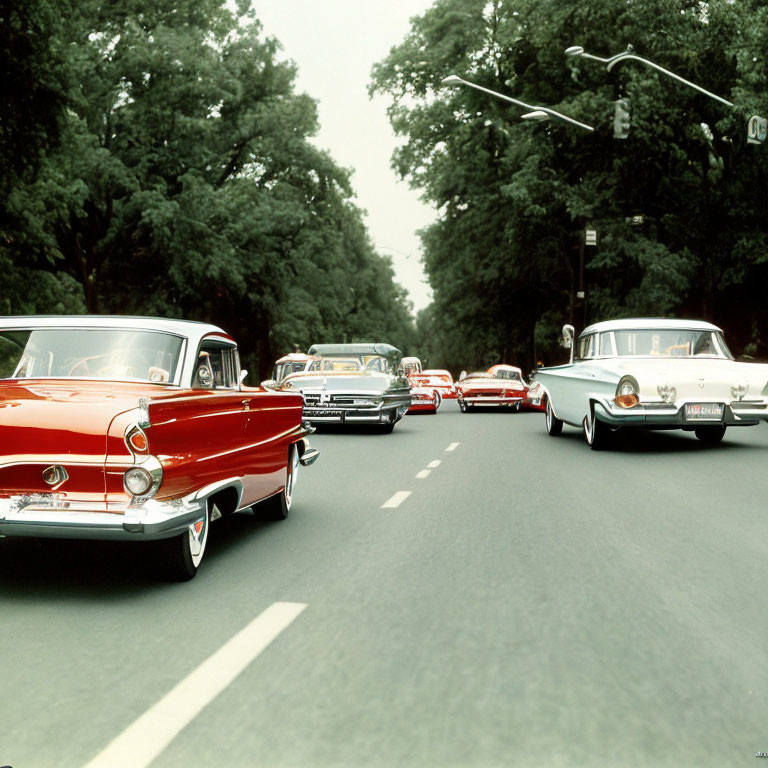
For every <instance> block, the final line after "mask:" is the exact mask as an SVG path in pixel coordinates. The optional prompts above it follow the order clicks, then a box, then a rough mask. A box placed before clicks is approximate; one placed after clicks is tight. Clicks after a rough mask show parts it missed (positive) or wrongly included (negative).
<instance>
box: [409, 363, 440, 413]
mask: <svg viewBox="0 0 768 768" xmlns="http://www.w3.org/2000/svg"><path fill="white" fill-rule="evenodd" d="M402 365H403V370H404V371H405V375H406V376H407V377H408V383H409V384H410V385H411V407H410V408H409V409H408V411H407V412H408V413H437V409H438V408H439V407H440V403H441V402H442V400H443V399H442V397H441V396H440V393H439V392H438V391H437V390H436V389H435V388H434V387H431V386H429V384H427V383H422V380H423V377H422V370H421V360H419V358H418V357H404V358H403V362H402Z"/></svg>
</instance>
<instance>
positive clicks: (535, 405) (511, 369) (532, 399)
mask: <svg viewBox="0 0 768 768" xmlns="http://www.w3.org/2000/svg"><path fill="white" fill-rule="evenodd" d="M488 373H490V374H492V375H493V377H494V378H497V379H513V380H519V381H521V382H522V384H523V402H522V403H521V404H520V407H521V408H522V409H523V410H524V411H542V412H543V411H544V410H546V406H545V405H544V404H543V403H542V400H541V396H540V395H539V394H535V395H534V394H532V393H531V390H530V387H529V386H528V382H526V381H525V379H523V375H522V371H521V370H520V368H517V367H516V366H514V365H505V364H501V365H492V366H491V367H490V368H489V369H488Z"/></svg>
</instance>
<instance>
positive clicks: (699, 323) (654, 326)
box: [581, 317, 722, 335]
mask: <svg viewBox="0 0 768 768" xmlns="http://www.w3.org/2000/svg"><path fill="white" fill-rule="evenodd" d="M672 328H685V329H686V330H691V331H721V332H722V329H721V328H718V326H716V325H713V324H712V323H708V322H705V321H704V320H679V319H675V318H667V317H627V318H619V319H617V320H603V321H602V322H599V323H593V324H592V325H590V326H588V327H587V328H585V329H584V330H583V331H582V332H581V335H584V334H586V333H600V332H603V331H645V330H647V331H655V330H660V331H661V330H666V329H672Z"/></svg>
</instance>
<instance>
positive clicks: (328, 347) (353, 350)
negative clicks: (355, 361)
mask: <svg viewBox="0 0 768 768" xmlns="http://www.w3.org/2000/svg"><path fill="white" fill-rule="evenodd" d="M393 353H394V354H397V355H398V356H399V355H400V354H401V352H400V350H399V349H398V348H397V347H393V346H392V345H391V344H313V345H312V346H311V347H310V348H309V350H308V354H310V355H320V356H321V357H323V356H325V355H391V354H393Z"/></svg>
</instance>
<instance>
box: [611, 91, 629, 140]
mask: <svg viewBox="0 0 768 768" xmlns="http://www.w3.org/2000/svg"><path fill="white" fill-rule="evenodd" d="M629 118H630V112H629V99H616V101H615V102H614V113H613V138H614V139H626V138H627V136H629Z"/></svg>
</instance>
